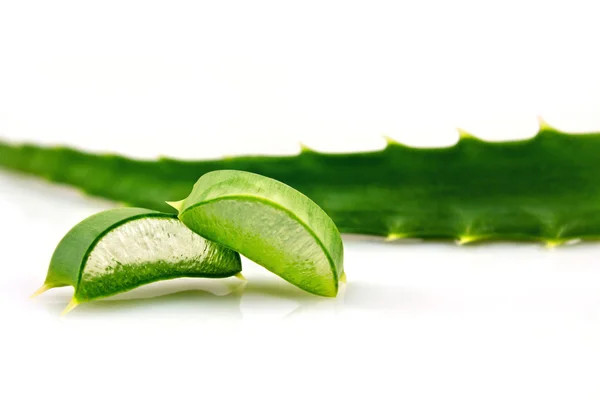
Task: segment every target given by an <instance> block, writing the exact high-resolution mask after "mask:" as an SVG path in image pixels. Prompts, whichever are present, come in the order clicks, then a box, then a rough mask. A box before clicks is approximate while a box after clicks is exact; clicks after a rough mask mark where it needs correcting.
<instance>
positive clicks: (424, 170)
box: [0, 124, 600, 245]
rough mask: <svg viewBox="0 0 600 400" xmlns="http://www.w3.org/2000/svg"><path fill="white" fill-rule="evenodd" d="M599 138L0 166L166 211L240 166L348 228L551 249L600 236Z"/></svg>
mask: <svg viewBox="0 0 600 400" xmlns="http://www.w3.org/2000/svg"><path fill="white" fill-rule="evenodd" d="M599 154H600V134H598V133H594V134H591V133H590V134H584V135H570V134H565V133H563V132H559V131H558V130H556V129H554V128H551V127H549V126H548V125H546V124H541V126H540V130H539V132H538V134H537V135H536V136H535V137H533V138H531V139H526V140H519V141H513V142H501V143H500V142H499V143H489V142H485V141H482V140H479V139H477V138H475V137H473V136H471V135H468V134H465V133H463V134H462V135H461V138H460V141H459V142H458V143H456V144H455V145H453V146H449V147H445V148H433V149H417V148H411V147H408V146H404V145H402V144H399V143H396V142H394V141H391V140H390V141H388V144H387V146H386V147H385V149H383V150H381V151H374V152H365V153H354V154H322V153H317V152H314V151H311V150H309V149H306V148H304V149H303V150H302V152H301V153H300V154H298V155H296V156H284V157H279V156H273V157H264V156H246V157H233V158H227V159H222V160H215V161H179V160H173V159H168V158H161V159H159V160H156V161H143V160H133V159H128V158H125V157H121V156H116V155H100V154H89V153H85V152H81V151H77V150H74V149H70V148H65V147H54V148H44V147H39V146H32V145H11V144H8V143H3V142H0V165H2V166H4V167H6V168H8V169H12V170H18V171H22V172H26V173H29V174H33V175H37V176H41V177H45V178H46V179H48V180H51V181H55V182H61V183H66V184H69V185H72V186H76V187H78V188H80V189H81V190H83V191H84V192H86V193H89V194H91V195H95V196H101V197H105V198H108V199H113V200H116V201H119V202H121V203H124V204H126V205H133V206H140V207H147V208H152V209H157V210H164V211H166V210H168V208H167V206H166V205H165V204H164V199H180V198H184V197H185V196H186V195H187V194H188V193H189V191H190V189H191V187H192V185H193V183H194V182H195V181H196V180H197V178H198V177H199V176H202V175H203V174H205V173H207V172H210V171H214V170H221V169H233V170H243V171H249V172H254V173H257V174H261V175H264V176H268V177H271V178H273V179H276V180H279V181H281V182H283V183H286V184H287V185H289V186H291V187H293V188H295V189H297V190H299V191H300V192H302V193H304V194H305V195H306V196H308V197H309V198H310V199H312V200H313V201H314V202H315V203H316V204H318V205H319V206H320V207H321V208H323V210H325V212H326V213H327V214H328V215H329V216H330V217H331V218H332V219H333V221H334V222H335V224H336V225H337V227H338V229H339V230H340V232H342V233H362V234H369V235H379V236H385V237H387V238H388V239H398V238H407V237H416V238H451V239H457V240H458V241H459V242H460V243H467V242H472V241H478V240H486V239H487V240H491V239H506V240H539V241H544V242H546V243H548V244H550V245H555V244H560V243H564V242H566V241H569V240H572V239H598V238H599V237H600V202H599V201H598V199H599V198H600V156H599Z"/></svg>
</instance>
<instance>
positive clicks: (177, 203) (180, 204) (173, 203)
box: [165, 200, 184, 212]
mask: <svg viewBox="0 0 600 400" xmlns="http://www.w3.org/2000/svg"><path fill="white" fill-rule="evenodd" d="M183 202H184V200H179V201H165V203H167V204H168V205H170V206H171V207H173V208H174V209H176V210H177V212H181V210H182V209H183Z"/></svg>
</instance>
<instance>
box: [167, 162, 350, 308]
mask: <svg viewBox="0 0 600 400" xmlns="http://www.w3.org/2000/svg"><path fill="white" fill-rule="evenodd" d="M169 204H171V205H172V206H173V207H175V208H176V209H177V210H178V211H179V219H180V220H181V221H183V223H185V224H186V225H187V226H188V227H189V228H190V229H191V230H193V231H194V232H196V233H198V234H200V235H202V236H203V237H206V238H208V239H210V240H213V241H215V242H218V243H220V244H223V245H225V246H227V247H229V248H231V249H233V250H235V251H238V252H239V253H240V254H242V255H244V256H245V257H247V258H249V259H250V260H252V261H254V262H256V263H257V264H260V265H262V266H264V267H265V268H267V269H268V270H270V271H271V272H273V273H275V274H277V275H279V276H280V277H282V278H283V279H285V280H287V281H288V282H290V283H292V284H294V285H296V286H298V287H299V288H301V289H304V290H306V291H308V292H310V293H314V294H317V295H321V296H329V297H334V296H336V295H337V291H338V282H339V280H340V279H342V280H343V279H344V276H343V273H344V267H343V244H342V239H341V236H340V233H339V232H338V230H337V228H336V226H335V224H334V223H333V221H332V220H331V218H329V216H328V215H327V214H326V213H325V212H324V211H323V210H322V209H321V208H319V206H317V205H316V204H315V203H314V202H313V201H312V200H310V199H309V198H308V197H306V196H305V195H303V194H302V193H300V192H298V191H297V190H295V189H292V188H291V187H289V186H287V185H285V184H283V183H281V182H279V181H276V180H274V179H271V178H267V177H264V176H261V175H257V174H253V173H250V172H244V171H233V170H221V171H214V172H210V173H207V174H205V175H203V176H202V177H201V178H200V179H199V180H198V181H197V182H196V184H195V185H194V188H193V190H192V192H191V194H190V195H189V196H188V197H187V198H186V199H185V200H182V201H180V202H176V203H169Z"/></svg>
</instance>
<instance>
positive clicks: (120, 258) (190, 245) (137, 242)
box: [34, 208, 241, 311]
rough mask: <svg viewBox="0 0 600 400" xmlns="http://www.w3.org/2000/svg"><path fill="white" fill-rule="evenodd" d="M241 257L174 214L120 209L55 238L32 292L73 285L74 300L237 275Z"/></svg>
mask: <svg viewBox="0 0 600 400" xmlns="http://www.w3.org/2000/svg"><path fill="white" fill-rule="evenodd" d="M240 271H241V261H240V256H239V254H237V253H236V252H234V251H232V250H230V249H227V248H225V247H223V246H221V245H219V244H217V243H213V242H211V241H208V240H206V239H204V238H203V237H201V236H199V235H198V234H196V233H194V232H192V231H191V230H190V229H188V228H187V227H186V226H185V225H184V224H183V223H182V222H181V221H179V220H178V219H177V217H176V216H174V215H171V214H163V213H160V212H157V211H152V210H147V209H143V208H119V209H114V210H109V211H103V212H100V213H98V214H95V215H92V216H91V217H89V218H86V219H85V220H83V221H82V222H80V223H79V224H77V225H76V226H75V227H73V228H72V229H71V230H70V231H69V232H68V233H67V234H66V235H65V237H64V238H63V239H62V240H61V241H60V243H59V244H58V246H57V247H56V250H55V251H54V254H53V256H52V260H51V261H50V267H49V269H48V274H47V276H46V281H45V283H44V285H43V286H42V287H41V288H40V289H39V290H38V292H36V293H35V294H34V295H37V294H39V293H42V292H44V291H46V290H48V289H51V288H54V287H60V286H73V287H74V288H75V292H74V294H73V300H72V301H71V303H70V304H69V306H68V307H67V310H65V311H68V310H70V309H72V308H73V307H75V306H76V305H77V304H79V303H82V302H86V301H90V300H95V299H99V298H103V297H108V296H111V295H114V294H117V293H121V292H125V291H128V290H131V289H134V288H136V287H138V286H141V285H144V284H147V283H151V282H155V281H159V280H165V279H173V278H179V277H205V278H225V277H229V276H232V275H236V274H239V273H240Z"/></svg>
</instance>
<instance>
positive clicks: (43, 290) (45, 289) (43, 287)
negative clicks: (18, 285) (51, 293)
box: [29, 283, 52, 299]
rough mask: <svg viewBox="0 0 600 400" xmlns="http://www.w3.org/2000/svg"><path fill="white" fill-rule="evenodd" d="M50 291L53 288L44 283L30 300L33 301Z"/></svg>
mask: <svg viewBox="0 0 600 400" xmlns="http://www.w3.org/2000/svg"><path fill="white" fill-rule="evenodd" d="M48 289H52V286H50V285H48V284H47V283H44V284H43V285H42V286H40V288H39V289H38V290H36V291H35V292H33V294H32V295H31V296H29V298H30V299H33V298H35V297H37V296H39V295H40V294H42V293H44V292H46V291H47V290H48Z"/></svg>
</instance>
